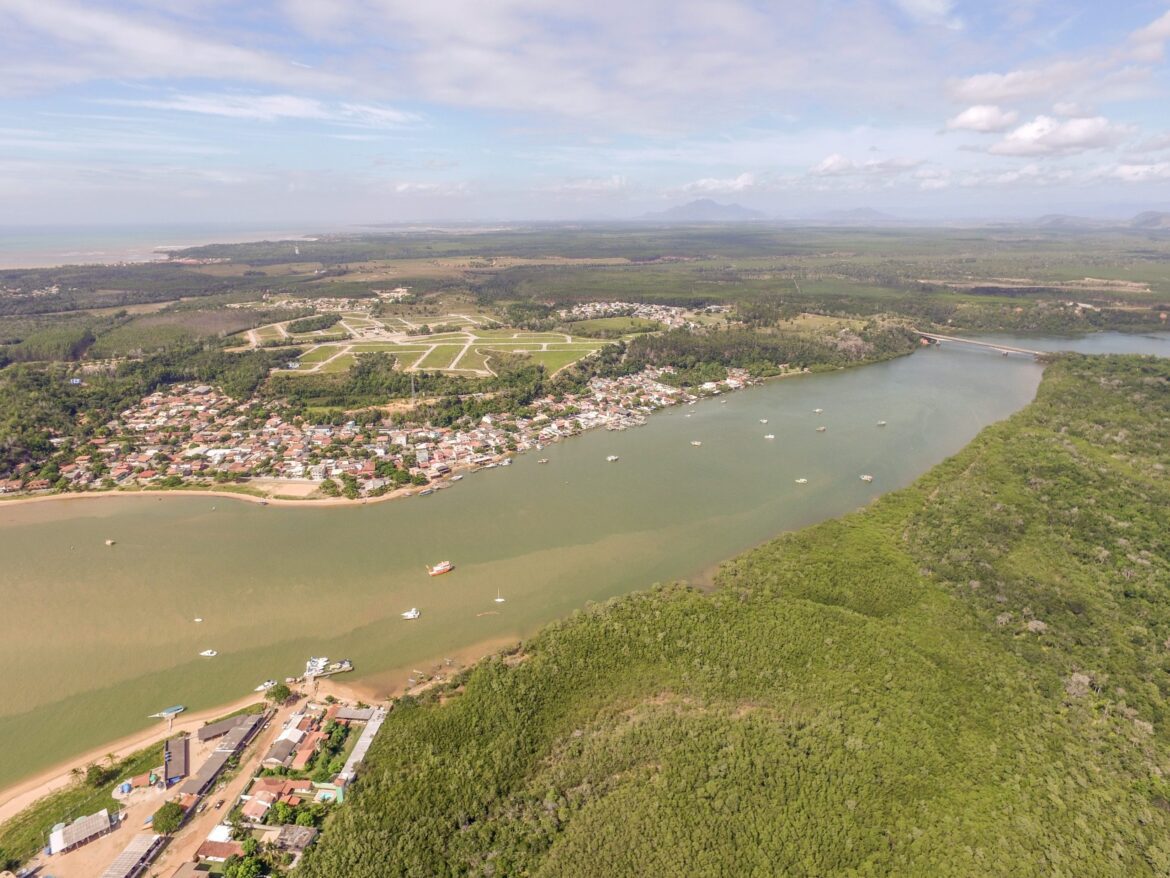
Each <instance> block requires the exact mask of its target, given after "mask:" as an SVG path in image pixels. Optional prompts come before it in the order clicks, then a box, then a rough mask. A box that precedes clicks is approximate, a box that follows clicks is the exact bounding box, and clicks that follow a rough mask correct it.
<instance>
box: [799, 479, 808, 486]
mask: <svg viewBox="0 0 1170 878" xmlns="http://www.w3.org/2000/svg"><path fill="white" fill-rule="evenodd" d="M796 484H798V485H807V484H808V479H797V480H796Z"/></svg>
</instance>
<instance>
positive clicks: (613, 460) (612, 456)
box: [606, 454, 621, 463]
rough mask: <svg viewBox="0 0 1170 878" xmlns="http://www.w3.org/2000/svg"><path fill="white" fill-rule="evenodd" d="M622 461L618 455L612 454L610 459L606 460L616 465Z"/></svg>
mask: <svg viewBox="0 0 1170 878" xmlns="http://www.w3.org/2000/svg"><path fill="white" fill-rule="evenodd" d="M620 459H621V458H619V457H618V456H617V455H616V454H611V455H610V456H609V457H607V458H606V460H607V461H609V462H610V463H615V462H617V461H618V460H620Z"/></svg>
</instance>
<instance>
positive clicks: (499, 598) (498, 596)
mask: <svg viewBox="0 0 1170 878" xmlns="http://www.w3.org/2000/svg"><path fill="white" fill-rule="evenodd" d="M504 600H505V598H504V596H503V595H502V594H500V590H499V589H498V588H497V589H496V603H497V604H502V603H503V602H504Z"/></svg>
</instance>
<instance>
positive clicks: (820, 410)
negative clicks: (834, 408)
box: [813, 409, 824, 415]
mask: <svg viewBox="0 0 1170 878" xmlns="http://www.w3.org/2000/svg"><path fill="white" fill-rule="evenodd" d="M822 412H824V409H813V414H814V415H819V414H821V413H822Z"/></svg>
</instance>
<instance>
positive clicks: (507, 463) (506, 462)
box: [500, 457, 512, 466]
mask: <svg viewBox="0 0 1170 878" xmlns="http://www.w3.org/2000/svg"><path fill="white" fill-rule="evenodd" d="M511 465H512V458H510V457H506V458H504V459H503V460H501V461H500V466H511Z"/></svg>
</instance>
